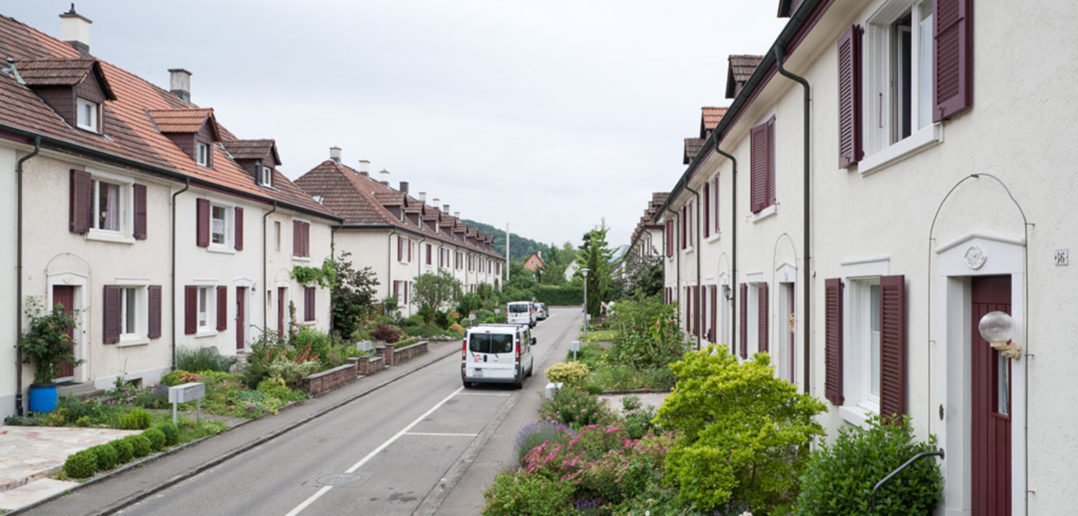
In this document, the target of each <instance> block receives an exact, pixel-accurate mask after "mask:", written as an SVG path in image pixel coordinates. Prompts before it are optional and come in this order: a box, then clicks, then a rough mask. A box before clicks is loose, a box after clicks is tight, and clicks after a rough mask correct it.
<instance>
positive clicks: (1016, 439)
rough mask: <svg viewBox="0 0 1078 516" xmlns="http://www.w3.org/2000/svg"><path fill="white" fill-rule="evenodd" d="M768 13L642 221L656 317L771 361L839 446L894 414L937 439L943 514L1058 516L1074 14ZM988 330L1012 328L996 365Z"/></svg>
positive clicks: (1065, 503) (930, 2)
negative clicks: (650, 227) (762, 30)
mask: <svg viewBox="0 0 1078 516" xmlns="http://www.w3.org/2000/svg"><path fill="white" fill-rule="evenodd" d="M780 14H781V15H783V16H788V17H789V21H788V23H787V25H786V27H785V28H784V29H783V30H782V32H781V33H780V35H779V36H778V37H777V39H776V40H775V42H774V44H773V45H772V46H771V48H770V49H768V51H767V52H766V53H765V54H763V55H761V56H758V57H753V56H731V58H730V66H729V74H728V81H727V90H726V93H727V97H728V98H730V99H732V100H731V104H730V106H729V108H728V110H727V111H726V113H725V114H724V115H723V117H722V119H721V121H720V122H719V123H718V124H717V125H716V126H715V127H714V129H713V130H712V131H711V132H710V134H708V135H706V136H702V137H701V138H702V139H703V142H702V143H700V144H699V151H697V153H696V154H695V155H693V156H692V157H691V159H690V163H689V167H688V169H687V170H686V171H685V173H684V174H683V175H682V176H681V177H680V179H679V181H678V182H677V184H676V185H675V187H674V189H673V190H672V191H671V192H670V196H669V199H668V200H667V202H666V204H665V205H664V206H663V208H662V211H661V213H659V214H657V217H656V219H655V220H656V221H657V222H661V223H662V224H663V225H664V232H665V244H666V247H665V250H666V260H665V266H666V269H667V272H666V276H665V281H666V296H667V299H668V300H669V301H671V302H677V303H679V305H680V308H681V311H682V314H683V318H684V321H685V322H684V324H685V326H686V330H687V332H688V333H689V334H690V335H692V338H693V339H694V340H695V341H696V342H700V343H701V344H703V343H705V342H708V341H710V342H718V343H719V344H720V345H723V346H725V347H726V348H727V349H729V350H730V351H731V352H733V353H734V354H736V355H737V356H738V357H740V358H741V359H745V360H748V359H751V357H752V355H753V354H754V353H756V352H768V353H769V354H770V355H771V357H772V360H773V362H774V364H775V366H776V374H777V375H778V376H779V377H781V378H784V379H787V380H789V381H791V382H793V383H795V384H796V385H798V386H799V387H800V388H801V389H803V390H805V391H806V392H808V393H810V394H812V395H814V396H816V397H818V398H820V399H823V400H826V401H827V404H828V407H829V410H828V412H827V413H825V414H823V415H822V416H821V417H820V421H821V422H822V423H823V424H824V425H825V426H826V428H827V429H828V435H829V436H831V437H832V438H833V436H835V435H837V430H838V429H839V428H841V427H843V426H846V425H864V424H865V422H866V421H867V420H868V419H869V418H871V417H875V416H880V417H883V418H884V419H887V418H890V417H892V416H894V415H896V414H903V415H908V416H910V417H911V421H912V424H913V426H914V428H915V430H916V433H917V435H918V436H919V437H920V438H922V439H926V438H927V437H928V436H929V435H935V436H937V438H938V442H939V446H940V447H941V448H943V449H944V450H945V452H946V458H945V459H943V460H942V461H941V464H942V471H943V475H944V492H943V500H942V502H941V505H940V508H939V512H940V513H942V514H1028V513H1032V514H1059V513H1066V512H1069V510H1070V508H1071V507H1070V505H1071V501H1072V500H1073V494H1072V490H1073V488H1072V486H1073V485H1074V483H1075V481H1076V476H1075V473H1074V470H1073V468H1071V467H1070V466H1069V465H1070V464H1071V463H1073V462H1075V461H1076V460H1078V446H1076V445H1075V444H1074V439H1073V438H1072V437H1073V436H1072V433H1073V432H1071V431H1070V429H1071V428H1073V427H1074V424H1075V423H1078V409H1075V407H1076V406H1078V405H1076V404H1075V403H1074V399H1073V398H1074V393H1075V392H1078V391H1076V390H1075V389H1074V388H1073V387H1068V385H1069V383H1070V375H1069V374H1068V373H1067V371H1069V370H1070V369H1071V366H1074V365H1076V364H1078V358H1075V356H1074V355H1072V354H1070V353H1069V352H1068V351H1067V350H1068V349H1069V345H1068V344H1066V339H1063V340H1062V341H1061V340H1059V338H1058V337H1059V336H1060V335H1064V336H1065V335H1069V332H1070V331H1072V330H1073V329H1074V328H1076V327H1078V316H1075V315H1073V314H1071V313H1070V312H1069V311H1067V310H1066V308H1065V307H1066V306H1067V305H1066V299H1069V298H1072V297H1073V295H1072V291H1073V288H1074V286H1075V285H1078V277H1076V276H1075V272H1074V270H1073V269H1072V268H1071V267H1070V263H1069V247H1070V245H1071V244H1073V243H1074V241H1073V240H1072V239H1074V238H1075V237H1078V232H1076V231H1074V230H1073V226H1074V224H1073V220H1074V219H1073V218H1072V217H1075V216H1078V205H1076V204H1075V203H1074V202H1073V199H1072V198H1073V197H1074V195H1075V193H1078V190H1076V189H1075V188H1074V187H1073V185H1072V186H1067V185H1068V184H1072V182H1070V181H1068V180H1067V179H1066V175H1065V174H1064V173H1063V172H1062V171H1064V170H1067V169H1068V167H1069V165H1071V162H1072V161H1073V158H1074V156H1076V155H1078V153H1076V152H1075V150H1076V149H1075V146H1076V145H1078V144H1076V143H1075V142H1076V141H1078V138H1074V137H1073V136H1078V134H1076V133H1078V129H1076V128H1075V125H1074V124H1073V120H1074V119H1075V117H1076V116H1078V97H1076V96H1075V95H1074V94H1073V93H1067V92H1068V91H1072V90H1071V89H1069V88H1067V87H1066V84H1067V82H1068V81H1069V79H1071V78H1073V77H1075V76H1076V75H1078V66H1076V63H1078V60H1076V59H1075V56H1074V53H1073V52H1072V51H1071V50H1070V48H1069V47H1068V46H1066V45H1063V46H1060V45H1059V42H1060V41H1069V40H1070V39H1069V33H1068V29H1067V27H1068V25H1067V23H1066V22H1067V21H1073V20H1078V5H1075V4H1071V3H1034V4H1028V5H1025V4H1024V5H1023V9H1022V10H1021V11H1016V10H1014V9H1012V8H1010V6H1008V5H1006V4H1002V3H997V2H985V1H974V0H870V1H864V2H855V1H852V0H803V1H801V2H796V1H795V2H786V1H784V2H781V6H780ZM1045 20H1053V21H1052V22H1045ZM1003 34H1006V35H1007V37H999V35H1003ZM1020 56H1025V57H1029V58H1032V59H1035V60H1036V61H1037V62H1038V63H1040V64H1039V65H1038V66H1039V68H1038V69H1040V70H1045V71H1048V73H1037V74H1033V73H1028V74H1025V73H1017V72H1016V68H1015V67H1016V64H1018V63H1022V62H1025V61H1028V60H1023V59H1022V57H1020ZM1031 149H1032V151H1031ZM1022 151H1025V152H1022ZM1034 151H1035V152H1034ZM1068 220H1071V221H1072V222H1067V221H1068ZM1068 228H1071V229H1068ZM990 312H1002V313H1005V314H1007V317H1003V319H1009V322H1010V324H1011V325H1012V331H1011V332H1010V334H1009V335H1005V336H1003V337H996V339H997V340H999V342H998V343H997V346H990V345H989V342H988V341H986V339H985V338H984V335H983V334H982V332H981V330H980V327H979V323H980V322H981V318H982V316H984V315H986V314H988V313H990ZM1008 337H1009V338H1010V339H1011V341H1012V346H1011V347H1010V348H1006V347H1005V346H1004V344H1005V342H1006V341H1007V340H1008ZM1015 347H1017V348H1018V349H1015ZM1000 348H1002V349H1003V351H1001V350H1000Z"/></svg>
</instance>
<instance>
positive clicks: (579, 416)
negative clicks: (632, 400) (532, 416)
mask: <svg viewBox="0 0 1078 516" xmlns="http://www.w3.org/2000/svg"><path fill="white" fill-rule="evenodd" d="M539 416H540V417H541V418H542V419H545V420H547V421H552V422H555V423H562V424H565V425H568V426H569V427H570V428H573V429H574V430H576V429H580V428H583V427H585V426H587V425H596V424H605V423H607V422H610V421H611V420H613V417H614V416H613V414H611V412H610V409H608V408H607V407H606V405H605V404H604V403H603V402H602V401H600V400H599V398H598V396H595V395H592V394H589V393H587V392H584V391H582V390H580V389H575V388H573V387H564V388H562V389H560V390H558V392H556V393H555V394H554V398H553V399H549V400H544V401H543V404H542V405H540V406H539Z"/></svg>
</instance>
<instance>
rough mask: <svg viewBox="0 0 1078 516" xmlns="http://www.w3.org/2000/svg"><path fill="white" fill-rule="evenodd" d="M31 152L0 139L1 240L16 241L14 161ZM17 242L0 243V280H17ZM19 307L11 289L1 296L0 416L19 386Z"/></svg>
mask: <svg viewBox="0 0 1078 516" xmlns="http://www.w3.org/2000/svg"><path fill="white" fill-rule="evenodd" d="M28 152H30V151H29V150H26V149H25V148H20V149H16V147H15V146H13V145H10V144H8V142H5V141H3V140H0V171H5V173H4V175H5V176H6V178H5V179H3V185H4V187H3V188H0V206H4V208H3V212H2V213H3V216H0V242H11V243H13V242H15V239H16V233H17V228H16V221H15V219H16V214H17V213H16V208H15V205H16V202H17V200H16V193H15V190H16V188H17V187H16V178H15V164H16V161H17V160H18V158H20V157H22V156H24V155H25V154H27V153H28ZM15 249H16V246H15V245H3V246H0V283H3V284H4V285H12V286H14V285H15V282H16V281H17V280H18V277H17V274H16V272H15V268H16V261H17V258H16V250H15ZM17 313H18V310H17V308H16V303H15V294H14V292H12V293H10V294H8V295H5V296H3V297H0V327H3V330H0V332H2V333H0V378H3V380H0V418H4V417H7V416H10V415H12V414H14V413H15V394H16V393H17V392H18V391H19V389H20V388H21V385H20V386H16V385H15V384H16V377H17V374H16V369H17V367H19V366H17V365H16V360H17V357H16V352H15V343H16V342H17V341H18V338H19V335H18V332H17V330H16V324H15V321H16V319H17V315H16V314H17Z"/></svg>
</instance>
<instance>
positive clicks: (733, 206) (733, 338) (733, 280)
mask: <svg viewBox="0 0 1078 516" xmlns="http://www.w3.org/2000/svg"><path fill="white" fill-rule="evenodd" d="M715 152H718V153H719V155H721V156H722V157H724V158H726V159H728V160H730V163H731V164H733V169H734V172H733V174H732V175H731V177H730V181H731V182H732V183H733V184H732V185H731V187H730V228H731V229H730V233H731V234H730V244H731V248H732V249H731V250H730V255H731V256H732V257H733V258H731V260H730V261H731V265H730V269H731V270H730V329H731V332H730V333H731V335H730V354H731V355H732V354H733V350H734V346H736V343H737V320H738V319H737V293H736V292H737V158H735V157H734V155H733V154H730V153H728V152H726V151H724V150H722V149H720V148H719V144H718V142H716V143H715ZM715 229H718V228H715ZM742 310H744V307H742ZM742 330H744V329H742Z"/></svg>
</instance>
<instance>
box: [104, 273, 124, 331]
mask: <svg viewBox="0 0 1078 516" xmlns="http://www.w3.org/2000/svg"><path fill="white" fill-rule="evenodd" d="M122 295H123V288H121V287H120V286H119V285H105V294H104V299H103V301H104V302H103V303H102V304H103V305H104V306H103V307H102V308H103V309H102V310H101V312H102V315H103V316H104V321H103V322H104V325H103V326H104V328H103V331H102V335H101V342H103V343H105V344H116V343H117V342H120V324H121V317H122V313H121V307H122V303H123V300H122V299H121V296H122Z"/></svg>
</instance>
